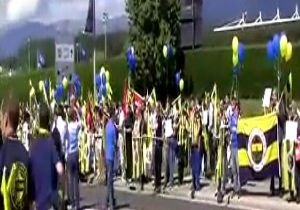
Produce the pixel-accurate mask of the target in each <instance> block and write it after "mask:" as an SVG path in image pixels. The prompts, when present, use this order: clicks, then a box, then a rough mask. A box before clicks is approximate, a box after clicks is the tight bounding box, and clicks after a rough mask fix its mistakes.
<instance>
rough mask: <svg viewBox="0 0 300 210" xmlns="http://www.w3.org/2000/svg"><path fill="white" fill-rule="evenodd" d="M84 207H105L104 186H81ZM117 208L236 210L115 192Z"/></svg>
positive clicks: (129, 209) (141, 209)
mask: <svg viewBox="0 0 300 210" xmlns="http://www.w3.org/2000/svg"><path fill="white" fill-rule="evenodd" d="M80 190H81V191H80V194H81V207H82V209H86V210H88V209H97V210H98V209H99V210H102V209H105V199H106V188H105V187H104V186H81V189H80ZM115 198H116V201H117V209H123V210H126V209H127V210H199V209H200V210H201V209H203V210H229V209H230V210H234V209H233V208H232V207H226V206H217V205H216V206H214V205H210V204H205V203H197V202H192V201H184V200H177V199H169V198H163V197H160V196H157V195H144V194H139V193H129V192H119V191H116V192H115Z"/></svg>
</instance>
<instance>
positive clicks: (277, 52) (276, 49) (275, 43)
mask: <svg viewBox="0 0 300 210" xmlns="http://www.w3.org/2000/svg"><path fill="white" fill-rule="evenodd" d="M272 45H273V53H274V57H275V59H278V58H279V56H280V36H279V35H278V34H275V35H274V36H273V41H272Z"/></svg>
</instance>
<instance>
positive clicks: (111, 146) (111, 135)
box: [105, 109, 117, 209]
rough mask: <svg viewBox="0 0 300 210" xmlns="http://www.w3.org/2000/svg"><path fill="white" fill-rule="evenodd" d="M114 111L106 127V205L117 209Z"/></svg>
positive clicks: (110, 112) (110, 114) (111, 111)
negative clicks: (115, 194) (115, 195)
mask: <svg viewBox="0 0 300 210" xmlns="http://www.w3.org/2000/svg"><path fill="white" fill-rule="evenodd" d="M113 116H114V111H113V109H111V110H110V111H109V120H108V122H107V123H106V127H105V141H106V142H105V146H106V149H105V160H106V173H107V196H106V207H107V208H109V207H110V209H115V207H116V202H115V197H114V160H115V154H116V149H117V128H116V125H115V123H114V120H113Z"/></svg>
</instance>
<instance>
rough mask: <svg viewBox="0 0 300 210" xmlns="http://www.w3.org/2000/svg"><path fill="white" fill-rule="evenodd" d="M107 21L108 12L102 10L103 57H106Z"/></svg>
mask: <svg viewBox="0 0 300 210" xmlns="http://www.w3.org/2000/svg"><path fill="white" fill-rule="evenodd" d="M107 21H108V13H107V12H103V17H102V22H103V25H104V59H105V60H106V59H107Z"/></svg>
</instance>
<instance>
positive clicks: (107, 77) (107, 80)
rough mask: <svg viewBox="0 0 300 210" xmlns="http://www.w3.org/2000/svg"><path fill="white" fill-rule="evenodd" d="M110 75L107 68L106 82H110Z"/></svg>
mask: <svg viewBox="0 0 300 210" xmlns="http://www.w3.org/2000/svg"><path fill="white" fill-rule="evenodd" d="M109 76H110V74H109V71H108V70H106V71H105V77H106V82H109Z"/></svg>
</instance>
